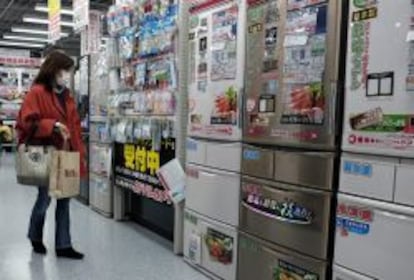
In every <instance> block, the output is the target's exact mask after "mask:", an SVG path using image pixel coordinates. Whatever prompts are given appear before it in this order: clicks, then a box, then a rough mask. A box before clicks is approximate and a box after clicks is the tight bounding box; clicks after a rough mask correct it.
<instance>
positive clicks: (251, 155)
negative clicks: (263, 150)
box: [243, 149, 260, 160]
mask: <svg viewBox="0 0 414 280" xmlns="http://www.w3.org/2000/svg"><path fill="white" fill-rule="evenodd" d="M243 159H246V160H259V159H260V152H258V151H254V150H248V149H245V150H243Z"/></svg>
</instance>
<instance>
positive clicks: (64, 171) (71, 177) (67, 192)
mask: <svg viewBox="0 0 414 280" xmlns="http://www.w3.org/2000/svg"><path fill="white" fill-rule="evenodd" d="M49 179H50V180H49V195H50V196H51V197H54V198H57V199H61V198H69V197H75V196H77V195H79V193H80V155H79V152H71V151H53V153H52V164H51V170H50V176H49Z"/></svg>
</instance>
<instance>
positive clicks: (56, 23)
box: [47, 0, 61, 42]
mask: <svg viewBox="0 0 414 280" xmlns="http://www.w3.org/2000/svg"><path fill="white" fill-rule="evenodd" d="M47 6H48V9H49V40H51V41H52V42H56V41H57V40H59V39H60V32H61V27H60V9H61V5H60V0H48V1H47Z"/></svg>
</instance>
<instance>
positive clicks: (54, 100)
mask: <svg viewBox="0 0 414 280" xmlns="http://www.w3.org/2000/svg"><path fill="white" fill-rule="evenodd" d="M73 66H74V62H73V60H72V59H71V58H70V57H69V56H67V55H66V54H64V53H62V52H59V51H55V52H52V53H51V54H49V55H48V56H47V57H46V60H45V61H44V63H43V64H42V66H41V68H40V72H39V74H38V76H37V77H36V79H35V81H34V84H33V86H32V88H31V89H30V91H29V92H28V94H27V95H26V97H25V99H24V102H23V105H22V108H21V110H20V113H19V117H18V121H17V126H16V128H17V130H18V132H19V143H23V142H25V141H27V142H28V143H29V144H31V145H45V146H46V145H53V146H55V147H56V148H57V149H62V148H63V144H64V143H65V141H66V143H68V144H69V146H70V149H71V150H73V151H78V152H80V156H81V159H83V156H84V154H85V149H84V146H83V143H82V139H81V128H80V120H79V116H78V113H77V110H76V105H75V101H74V99H73V98H72V97H71V95H70V92H69V90H68V89H67V88H66V83H67V80H68V79H67V78H68V76H69V72H70V71H71V70H72V68H73ZM28 138H30V139H28ZM80 172H81V175H82V176H83V175H85V173H86V170H85V164H84V162H83V160H82V163H81V171H80ZM38 190H39V193H38V197H37V200H36V203H35V205H34V207H33V211H32V215H31V219H30V227H29V234H28V237H29V239H30V241H31V243H32V246H33V250H34V252H36V253H39V254H46V252H47V250H46V247H45V246H44V245H43V226H44V222H45V215H46V211H47V208H48V206H49V204H50V197H49V195H48V189H47V186H39V188H38ZM55 218H56V236H55V244H56V255H57V256H58V257H66V258H71V259H82V258H83V254H81V253H79V252H77V251H75V250H74V249H73V247H72V243H71V237H70V229H69V225H70V217H69V199H58V200H57V207H56V215H55Z"/></svg>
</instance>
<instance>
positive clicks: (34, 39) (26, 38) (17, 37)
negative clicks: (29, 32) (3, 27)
mask: <svg viewBox="0 0 414 280" xmlns="http://www.w3.org/2000/svg"><path fill="white" fill-rule="evenodd" d="M3 39H7V40H19V41H29V42H43V43H49V42H50V40H48V39H46V38H39V37H30V36H22V35H9V34H6V35H3Z"/></svg>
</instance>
